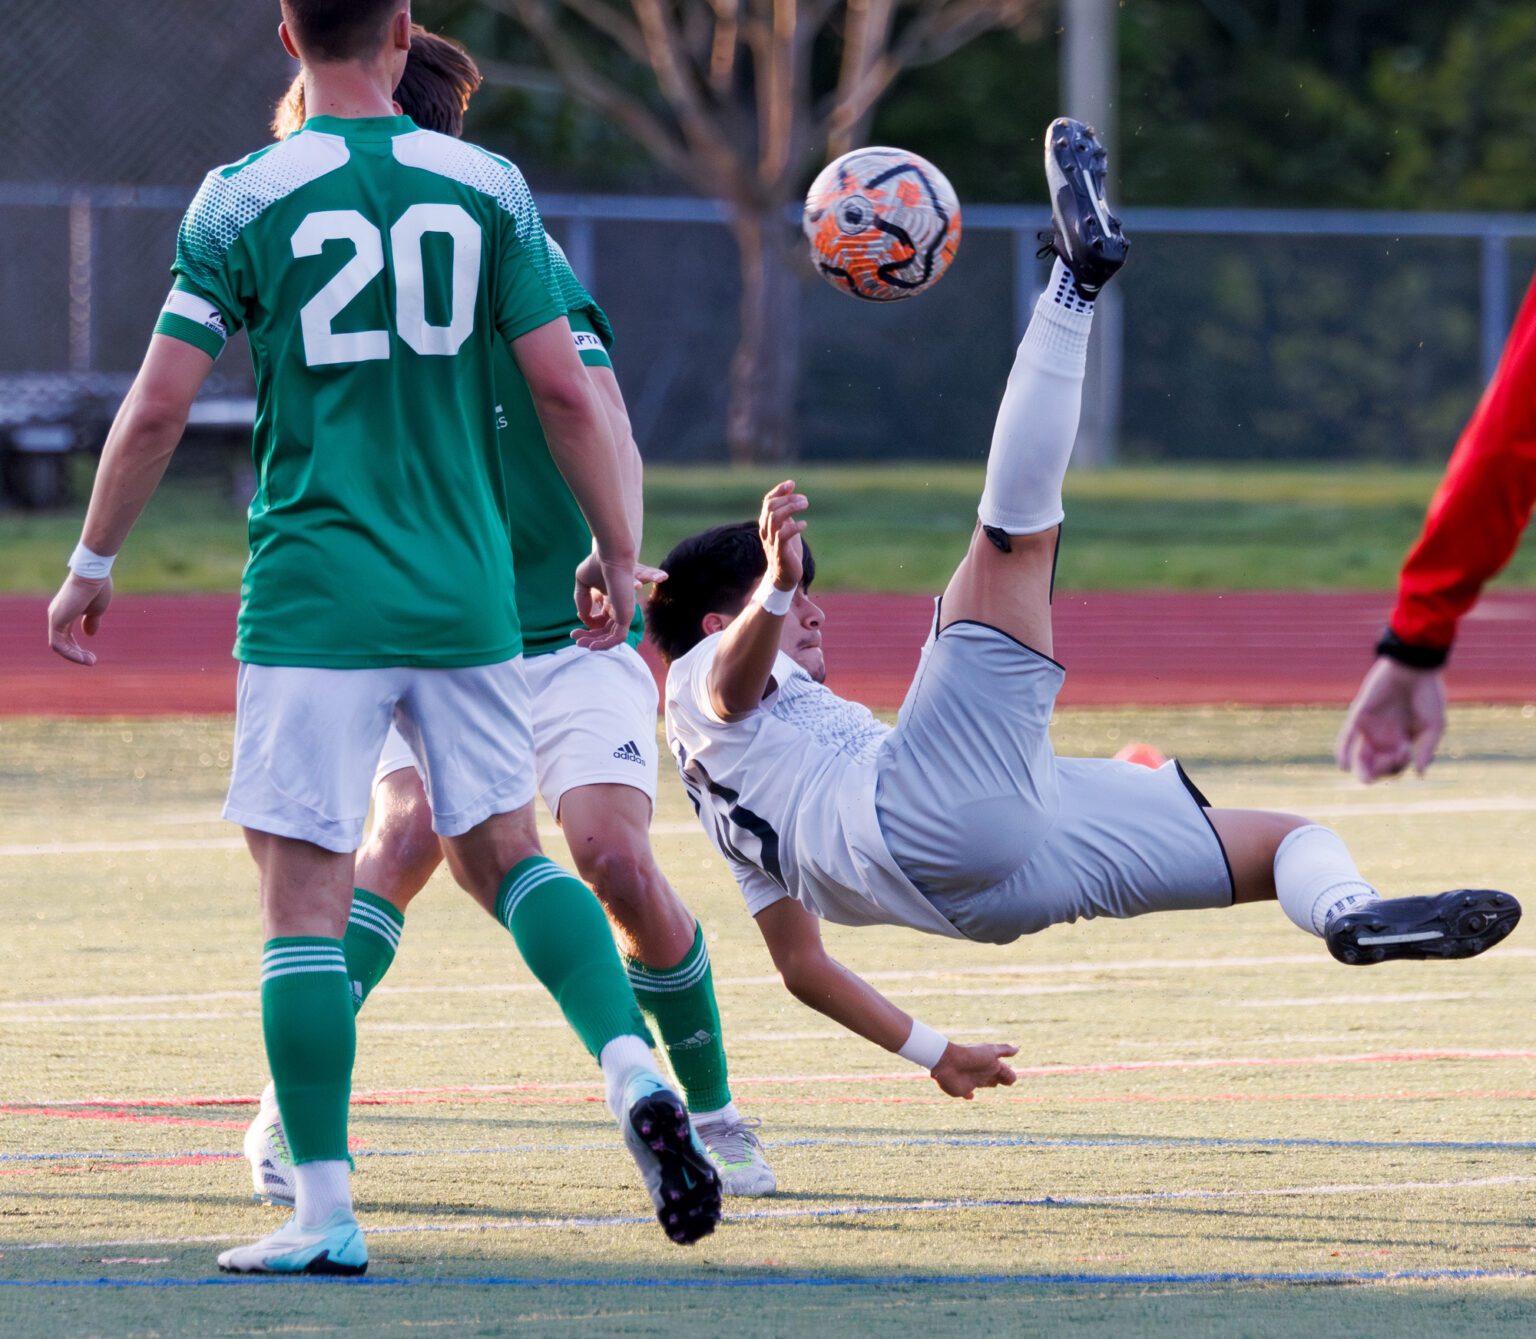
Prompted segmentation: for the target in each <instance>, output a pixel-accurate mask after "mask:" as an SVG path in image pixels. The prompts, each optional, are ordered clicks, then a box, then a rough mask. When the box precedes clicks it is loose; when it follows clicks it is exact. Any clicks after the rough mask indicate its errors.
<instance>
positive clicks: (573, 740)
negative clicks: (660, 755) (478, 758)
mask: <svg viewBox="0 0 1536 1339" xmlns="http://www.w3.org/2000/svg"><path fill="white" fill-rule="evenodd" d="M523 671H524V673H525V675H526V676H527V679H528V688H529V693H530V697H531V707H532V723H533V753H534V763H535V766H536V768H537V770H538V782H539V794H540V795H541V796H542V797H543V799H544V803H545V804H547V805H548V806H549V811H550V812H551V813H552V814H554V815H555V816H556V817H557V818H558V817H559V816H560V801H561V799H562V798H563V797H564V795H565V793H566V792H567V791H571V790H575V789H577V788H578V787H580V786H604V785H607V786H630V787H633V788H634V789H635V790H638V791H640V792H642V793H643V794H644V795H645V797H646V798H647V799H648V800H650V801H651V803H652V805H654V804H655V803H656V766H657V758H656V708H657V695H656V680H655V678H654V677H653V676H652V674H651V671H650V669H649V667H648V666H647V665H646V663H645V661H644V660H643V659H641V657H640V653H639V652H638V651H636V650H635V649H634V648H633V647H631V646H616V647H613V648H612V649H611V650H607V651H588V650H585V649H584V648H582V647H579V646H572V647H568V648H566V649H565V650H562V651H555V652H552V653H550V654H548V655H542V656H529V657H527V658H526V659H525V660H524V661H523ZM404 767H417V763H416V755H415V753H414V752H413V751H412V749H411V746H410V744H408V743H407V742H406V740H405V739H404V738H403V737H402V736H401V734H400V732H399V731H397V730H391V731H390V732H389V738H388V740H387V741H386V742H385V744H384V751H383V753H381V754H380V755H379V765H378V769H377V771H376V772H375V774H374V785H377V784H378V783H379V782H380V781H382V780H383V779H384V778H385V777H386V776H388V775H389V774H390V773H391V772H397V771H399V770H400V769H401V768H404ZM417 770H418V771H420V768H419V767H417Z"/></svg>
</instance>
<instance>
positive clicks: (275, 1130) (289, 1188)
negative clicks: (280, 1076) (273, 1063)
mask: <svg viewBox="0 0 1536 1339" xmlns="http://www.w3.org/2000/svg"><path fill="white" fill-rule="evenodd" d="M245 1160H246V1161H247V1162H248V1163H250V1164H251V1187H252V1192H253V1193H252V1195H251V1198H252V1199H254V1200H257V1201H258V1202H260V1203H262V1204H275V1205H278V1206H279V1207H281V1208H284V1209H291V1208H293V1197H294V1194H295V1190H296V1183H295V1180H294V1173H293V1154H292V1153H291V1152H290V1151H289V1149H288V1138H287V1136H286V1135H284V1133H283V1118H282V1115H281V1114H280V1113H279V1112H278V1109H277V1089H276V1088H274V1087H273V1086H272V1084H270V1083H269V1084H267V1086H266V1087H265V1088H263V1089H262V1091H261V1107H260V1109H259V1110H258V1111H257V1112H256V1119H255V1120H253V1121H252V1122H251V1123H250V1126H249V1127H248V1128H247V1129H246V1132H245Z"/></svg>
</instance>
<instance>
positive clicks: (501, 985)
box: [0, 944, 1536, 1012]
mask: <svg viewBox="0 0 1536 1339" xmlns="http://www.w3.org/2000/svg"><path fill="white" fill-rule="evenodd" d="M1498 958H1499V959H1500V960H1501V961H1502V960H1504V959H1511V958H1536V948H1511V947H1509V946H1508V945H1504V944H1501V945H1500V946H1499V949H1498ZM1255 967H1320V968H1323V969H1325V970H1327V971H1330V972H1332V971H1335V970H1337V969H1336V968H1335V966H1334V964H1333V960H1332V959H1331V958H1329V957H1328V956H1327V954H1326V953H1323V952H1321V950H1320V949H1314V950H1313V951H1312V952H1309V953H1277V954H1273V955H1270V956H1265V957H1257V956H1255V957H1238V956H1232V957H1223V958H1124V959H1117V960H1106V961H1102V962H1098V961H1093V960H1091V959H1089V960H1086V961H1082V962H1053V963H1013V964H1004V965H1001V966H991V967H942V968H931V969H926V970H922V971H906V970H900V969H892V970H886V971H873V972H863V973H861V975H862V976H863V977H864V978H865V980H868V981H883V982H890V983H891V984H892V985H894V986H896V987H898V988H899V987H901V986H902V985H903V984H904V983H906V982H919V981H936V982H945V981H950V980H953V979H957V978H967V977H971V978H974V977H983V978H997V977H1021V976H1023V977H1038V976H1093V975H1105V976H1114V975H1129V974H1134V973H1136V972H1183V973H1189V972H1243V971H1247V970H1249V969H1251V968H1255ZM780 985H781V982H780V980H779V978H778V977H777V976H775V975H767V976H730V977H719V978H717V979H716V981H715V987H716V989H727V990H730V989H744V988H747V987H757V986H780ZM529 993H538V994H543V993H544V987H543V986H541V985H538V984H537V983H534V982H488V983H485V984H483V985H462V986H390V985H383V986H380V987H379V988H378V990H377V991H376V992H374V994H373V995H371V996H370V997H369V998H370V999H386V998H389V997H392V996H396V995H522V994H529ZM901 993H903V994H908V993H911V994H915V993H917V992H916V991H902V992H901ZM937 993H940V994H953V993H957V992H953V991H948V990H945V991H940V992H937ZM978 993H979V994H982V995H993V994H1002V993H1004V991H1002V990H985V991H981V992H978ZM1046 993H1054V992H1046ZM256 998H257V992H256V991H254V990H211V991H198V992H189V993H186V994H161V995H59V996H53V997H47V996H44V997H41V998H36V999H23V1000H3V1001H0V1012H10V1011H12V1010H28V1009H30V1010H46V1009H62V1008H79V1009H95V1008H109V1007H112V1006H114V1005H116V1006H130V1007H131V1006H137V1005H149V1004H203V1003H210V1002H213V1001H217V1000H247V1001H251V1000H255V999H256ZM1368 998H1370V999H1374V998H1375V997H1368Z"/></svg>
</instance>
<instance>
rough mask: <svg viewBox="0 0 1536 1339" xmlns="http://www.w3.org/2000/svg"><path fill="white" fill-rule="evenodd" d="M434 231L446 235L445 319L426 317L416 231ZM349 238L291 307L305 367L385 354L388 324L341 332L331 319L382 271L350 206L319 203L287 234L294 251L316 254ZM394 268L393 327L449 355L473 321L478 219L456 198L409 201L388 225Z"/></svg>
mask: <svg viewBox="0 0 1536 1339" xmlns="http://www.w3.org/2000/svg"><path fill="white" fill-rule="evenodd" d="M428 233H442V234H444V235H445V236H447V237H448V238H449V239H450V240H451V241H452V243H453V264H452V265H451V266H450V269H449V273H450V276H451V277H450V280H449V282H450V284H451V289H450V292H449V301H448V324H447V325H433V324H431V323H430V322H429V321H428V320H427V293H426V277H425V275H426V270H425V265H424V264H423V261H422V239H423V238H425V237H426V235H427V234H428ZM332 241H346V242H351V243H352V245H353V247H354V248H355V250H356V254H355V255H354V256H353V257H352V259H351V260H349V261H348V262H347V263H346V264H345V265H343V266H342V267H341V269H339V270H337V271H336V273H335V275H334V276H333V277H332V278H331V281H330V283H328V284H326V286H325V287H324V288H322V289H321V290H320V291H319V292H318V293H316V294H315V296H314V297H312V298H311V299H310V300H309V301H308V302H306V303H305V304H304V307H303V309H302V310H301V311H300V312H299V328H300V329H301V330H302V331H303V334H304V361H305V362H306V363H307V364H308V365H309V366H310V367H323V366H326V365H328V364H334V363H366V362H372V361H375V360H377V359H381V358H388V357H389V331H387V330H354V331H348V332H345V333H342V332H340V331H336V330H333V329H332V328H331V325H332V322H334V321H335V319H336V318H337V317H338V316H339V315H341V313H342V311H343V310H344V309H345V308H346V307H347V306H348V304H349V303H351V301H352V300H353V299H354V298H355V297H357V295H358V294H359V293H361V292H362V291H363V289H365V288H366V287H367V286H368V285H369V284H370V283H372V282H373V280H374V279H376V278H377V277H378V276H379V275H380V274H382V273H383V272H384V238H383V235H382V234H381V233H380V232H379V230H378V228H376V227H375V226H374V225H373V224H372V223H370V222H369V221H368V220H367V219H365V218H364V217H363V216H362V215H361V214H359V213H358V212H357V210H355V209H326V210H321V211H320V212H319V213H315V214H309V215H307V216H306V217H305V219H304V221H303V222H302V223H300V224H299V226H298V228H297V229H296V230H295V231H294V234H293V254H294V255H295V256H296V257H301V258H302V257H305V256H318V255H319V254H320V252H321V250H322V249H323V248H324V246H325V244H326V243H327V242H332ZM389 248H390V252H391V254H392V256H393V259H394V268H395V329H396V330H397V331H399V333H400V338H401V339H403V340H404V341H405V342H406V344H408V345H409V346H410V347H411V348H413V349H414V350H415V351H416V352H417V353H419V354H423V355H429V356H430V355H438V356H442V357H451V356H452V355H453V354H456V353H457V352H458V351H459V349H460V347H461V346H462V345H463V343H464V341H465V340H466V339H468V338H469V334H470V331H471V330H473V329H474V326H475V290H476V287H477V284H478V282H479V278H480V225H479V224H478V223H476V222H475V221H474V219H472V218H470V216H469V215H468V214H467V213H466V212H465V211H464V210H463V209H462V208H461V207H460V206H458V205H440V204H438V205H434V204H419V205H412V206H411V207H410V208H409V209H407V210H406V211H405V213H404V214H402V215H401V216H400V218H399V220H398V221H397V222H396V223H395V226H394V227H392V228H391V229H390V230H389Z"/></svg>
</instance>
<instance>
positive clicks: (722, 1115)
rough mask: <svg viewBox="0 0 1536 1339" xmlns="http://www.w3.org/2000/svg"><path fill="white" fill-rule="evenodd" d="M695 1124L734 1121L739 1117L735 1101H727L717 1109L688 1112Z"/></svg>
mask: <svg viewBox="0 0 1536 1339" xmlns="http://www.w3.org/2000/svg"><path fill="white" fill-rule="evenodd" d="M690 1114H691V1115H692V1117H693V1123H694V1124H695V1125H700V1124H704V1125H713V1124H716V1123H725V1122H734V1121H738V1120H740V1119H741V1113H740V1112H739V1111H737V1110H736V1103H734V1102H727V1103H726V1104H725V1105H724V1106H723V1107H721V1108H720V1109H719V1110H718V1111H694V1112H691V1113H690Z"/></svg>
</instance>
